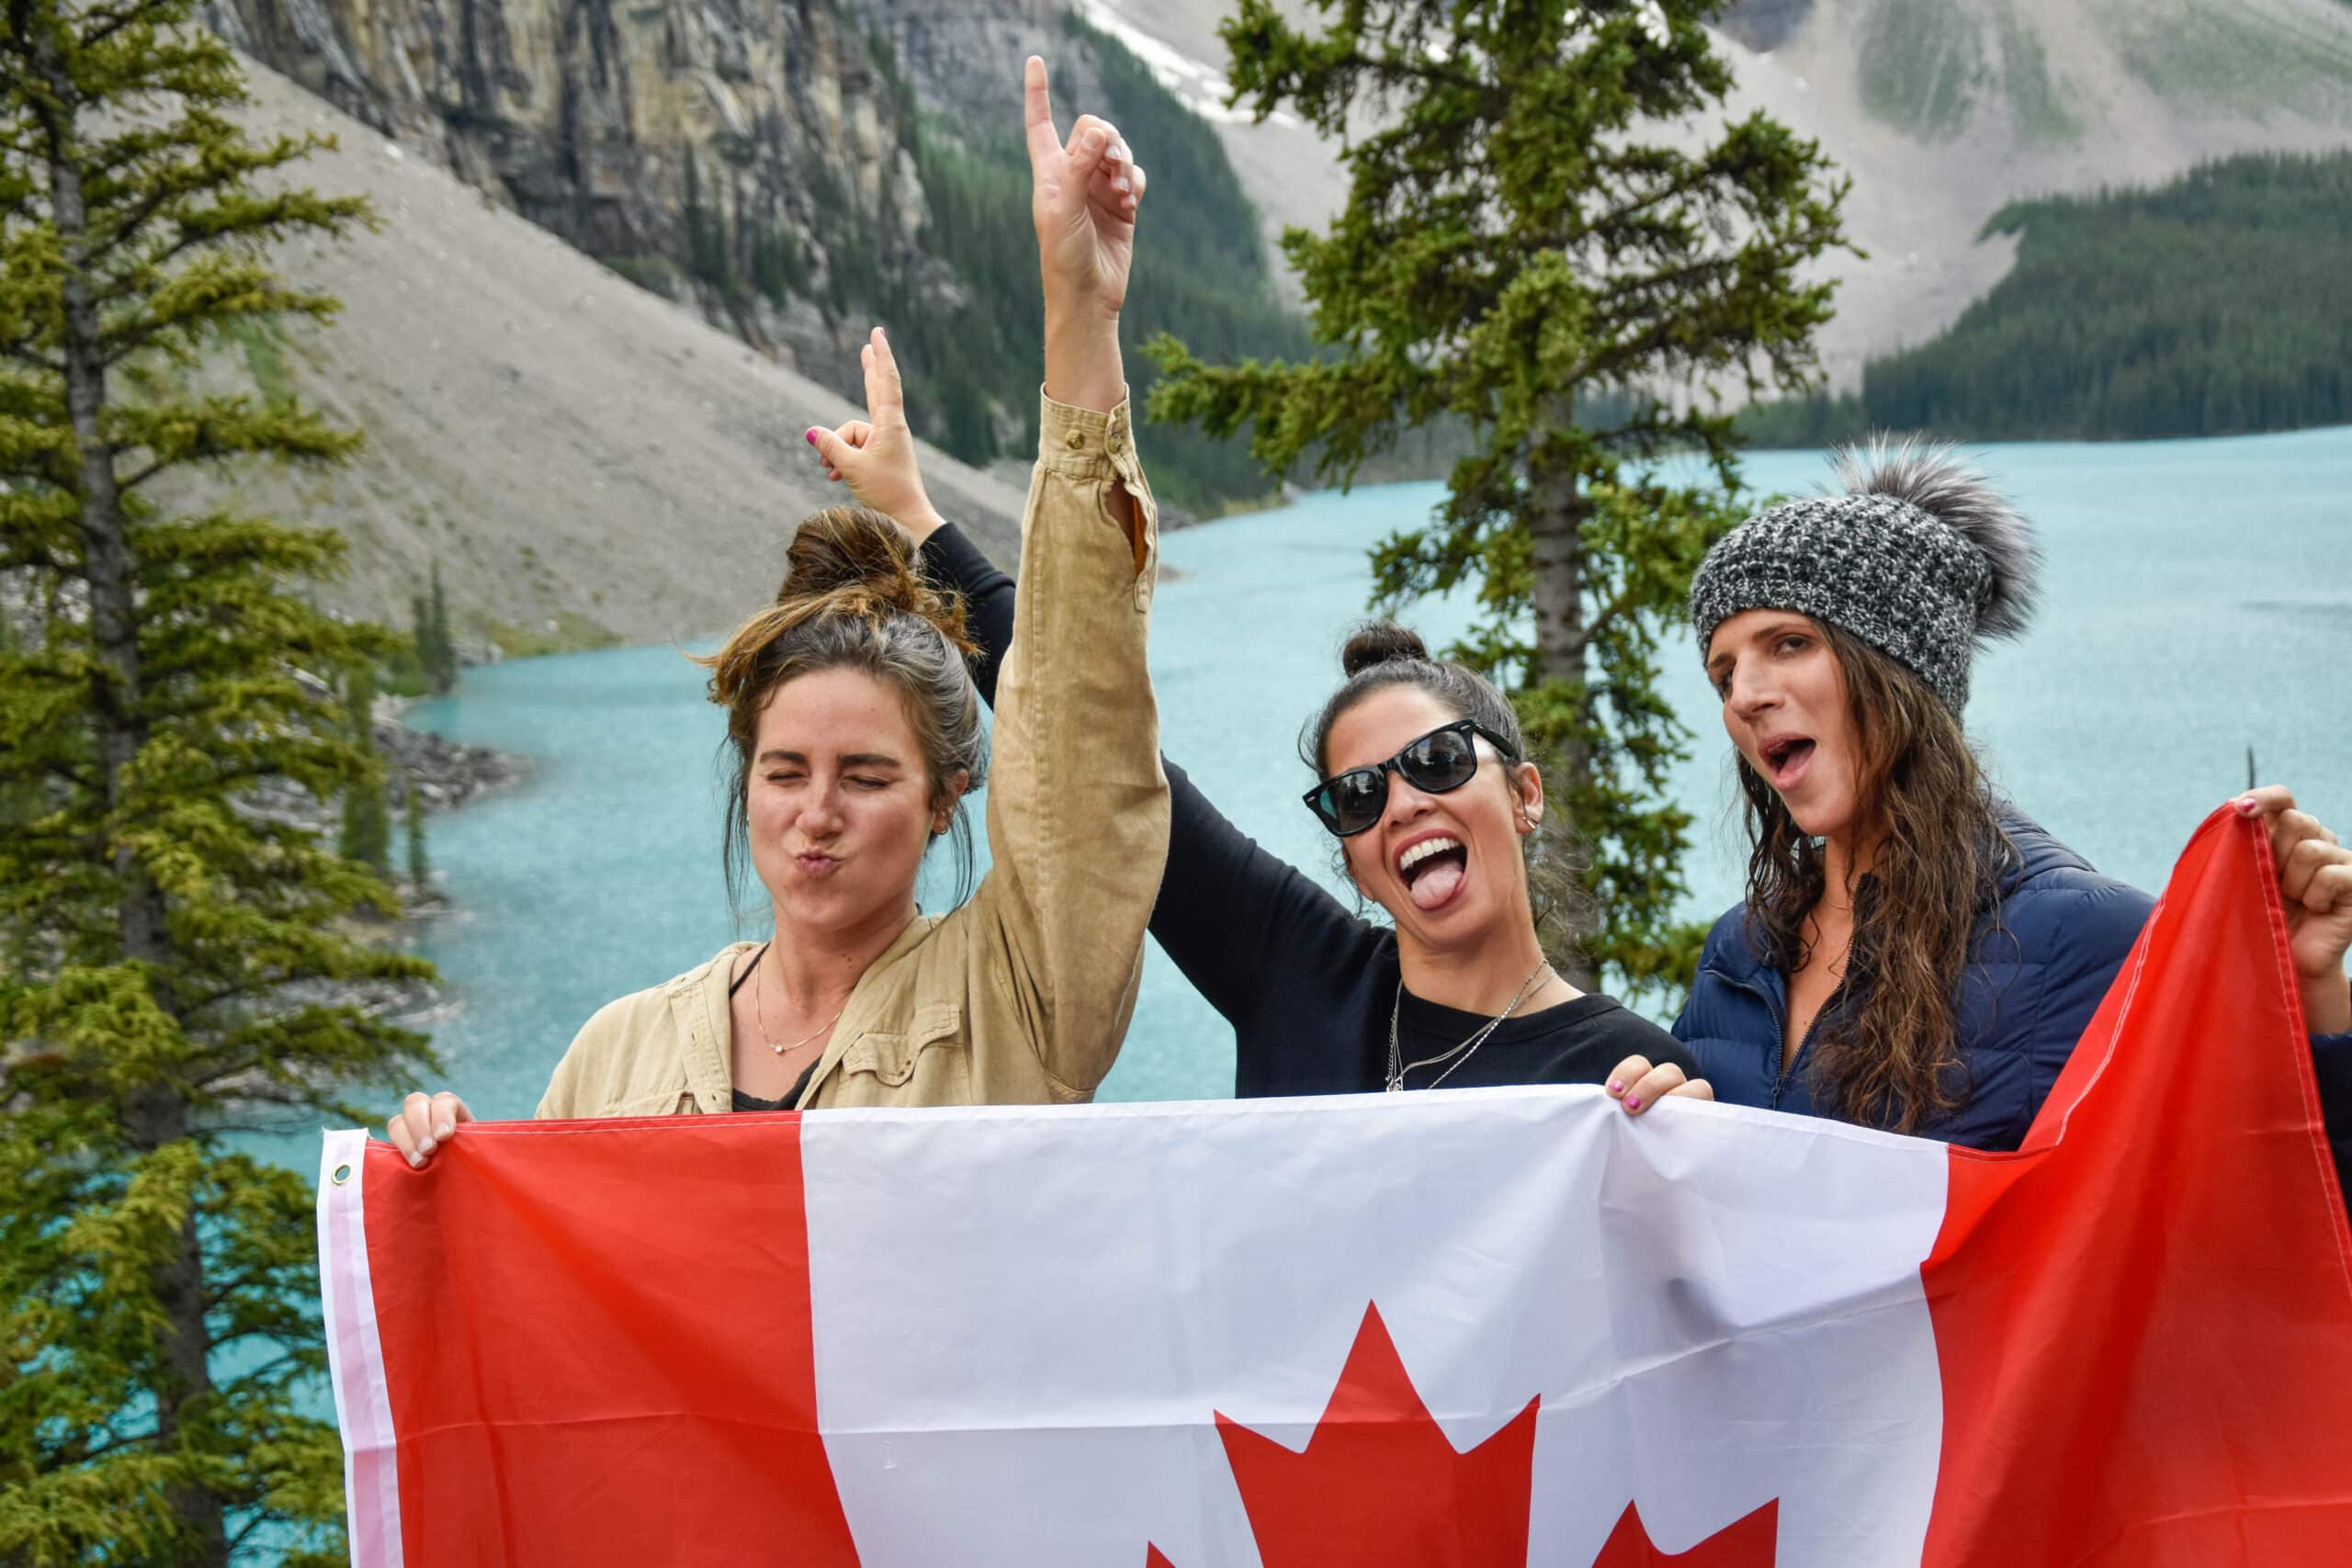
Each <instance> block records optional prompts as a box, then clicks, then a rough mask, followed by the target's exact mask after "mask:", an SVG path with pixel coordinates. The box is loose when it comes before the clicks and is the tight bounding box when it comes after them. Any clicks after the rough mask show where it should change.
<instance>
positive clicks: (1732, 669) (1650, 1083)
mask: <svg viewBox="0 0 2352 1568" xmlns="http://www.w3.org/2000/svg"><path fill="white" fill-rule="evenodd" d="M1838 475H1839V478H1840V479H1842V480H1843V481H1844V484H1845V492H1844V493H1842V494H1837V495H1830V496H1825V497H1815V498H1809V499H1805V500H1801V501H1793V502H1787V503H1786V504H1783V505H1780V506H1775V507H1772V508H1770V510H1768V511H1765V512H1762V513H1758V514H1757V515H1756V516H1754V517H1751V518H1749V519H1748V520H1747V522H1745V523H1743V524H1741V525H1739V526H1738V527H1736V528H1735V529H1733V530H1732V531H1731V532H1730V533H1729V534H1727V535H1725V536H1724V537H1723V539H1722V540H1721V541H1719V542H1718V543H1717V544H1716V545H1715V547H1714V548H1713V549H1712V550H1710V551H1709V552H1708V554H1707V558H1706V559H1705V561H1704V562H1703V563H1702V565H1701V566H1700V568H1699V571H1698V575H1697V577H1696V579H1695V580H1694V581H1693V582H1692V585H1691V619H1692V621H1693V622H1694V623H1695V625H1696V627H1697V631H1698V637H1699V647H1700V649H1701V650H1702V656H1703V658H1704V659H1705V660H1706V667H1707V674H1708V678H1709V680H1710V681H1711V682H1713V685H1714V687H1715V690H1716V692H1717V694H1719V695H1720V696H1721V697H1722V699H1723V719H1724V729H1725V731H1726V732H1727V733H1728V734H1729V735H1730V738H1731V741H1732V744H1733V746H1734V747H1735V748H1736V750H1737V753H1738V760H1737V769H1738V774H1739V782H1740V785H1741V788H1742V790H1743V792H1744V793H1745V795H1746V796H1747V819H1748V824H1749V828H1750V832H1751V835H1752V840H1753V849H1752V853H1751V855H1750V857H1749V861H1748V873H1747V898H1746V900H1745V901H1744V902H1742V903H1741V904H1740V905H1738V906H1737V907H1736V908H1733V909H1731V910H1729V911H1728V912H1726V913H1725V914H1724V916H1723V918H1722V919H1719V920H1717V921H1716V922H1715V925H1714V929H1713V931H1711V932H1710V933H1709V935H1708V938H1707V943H1706V947H1705V950H1704V952H1703V953H1702V956H1701V958H1700V962H1699V971H1698V975H1697V977H1696V980H1695V982H1694V985H1693V987H1692V990H1691V999H1690V1002H1689V1003H1688V1004H1687V1005H1686V1006H1685V1007H1684V1009H1683V1011H1682V1016H1681V1017H1680V1018H1679V1020H1678V1021H1676V1024H1675V1028H1674V1033H1675V1036H1676V1038H1678V1039H1679V1040H1680V1041H1681V1042H1682V1043H1684V1045H1685V1046H1686V1047H1687V1048H1688V1049H1689V1050H1690V1052H1691V1055H1694V1056H1696V1057H1697V1058H1698V1061H1699V1064H1700V1066H1701V1068H1702V1071H1703V1072H1704V1073H1705V1075H1706V1079H1707V1082H1706V1083H1705V1084H1690V1085H1684V1084H1682V1083H1681V1082H1680V1077H1681V1075H1680V1074H1679V1071H1677V1070H1676V1069H1675V1068H1673V1067H1671V1066H1666V1067H1657V1068H1653V1067H1652V1066H1651V1064H1650V1063H1649V1062H1648V1061H1646V1060H1645V1059H1644V1058H1642V1057H1633V1058H1630V1059H1628V1060H1627V1061H1626V1062H1625V1063H1623V1064H1622V1065H1621V1066H1620V1068H1619V1070H1618V1071H1617V1072H1616V1073H1614V1074H1612V1075H1611V1082H1610V1086H1609V1092H1610V1093H1611V1094H1612V1095H1615V1096H1616V1097H1617V1098H1619V1099H1620V1100H1623V1101H1624V1103H1625V1107H1626V1109H1627V1110H1628V1111H1639V1110H1640V1109H1641V1108H1642V1106H1644V1105H1646V1104H1649V1103H1651V1102H1654V1101H1655V1100H1657V1098H1658V1097H1659V1096H1660V1095H1662V1094H1665V1093H1668V1092H1682V1093H1696V1094H1701V1095H1703V1094H1706V1093H1708V1092H1709V1089H1710V1088H1712V1091H1713V1095H1714V1096H1715V1097H1717V1098H1719V1099H1722V1100H1729V1101H1732V1102H1734V1103H1737V1104H1742V1105H1756V1106H1764V1107H1770V1108H1773V1109H1777V1110H1781V1111H1798V1112H1803V1113H1807V1114H1814V1115H1826V1116H1835V1117H1838V1118H1840V1119H1841V1120H1845V1121H1849V1122H1863V1123H1866V1124H1869V1125H1871V1126H1878V1127H1884V1128H1888V1129H1891V1130H1893V1131H1896V1132H1902V1133H1912V1134H1920V1135H1922V1136H1927V1137H1932V1138H1939V1139H1942V1140H1945V1141H1947V1142H1951V1143H1958V1144H1965V1145H1970V1146H1972V1147H1975V1148H1985V1149H2011V1148H2015V1147H2017V1146H2018V1142H2019V1141H2020V1140H2021V1139H2022V1138H2023V1137H2024V1135H2025V1133H2026V1130H2027V1128H2028V1127H2029V1126H2030V1124H2031V1122H2032V1121H2033V1117H2034V1114H2035V1112H2036V1111H2039V1110H2040V1109H2041V1102H2042V1100H2044V1099H2045V1098H2046V1097H2047V1096H2048V1094H2049V1092H2050V1090H2051V1088H2052V1084H2053V1083H2054V1082H2055V1080H2056V1078H2057V1077H2058V1073H2059V1070H2060V1069H2061V1068H2062V1067H2064V1066H2065V1063H2066V1057H2067V1055H2068V1054H2069V1053H2070V1052H2071V1051H2072V1050H2073V1048H2074V1044H2075V1040H2076V1039H2077V1038H2079V1037H2080V1036H2081V1034H2082V1032H2083V1030H2084V1029H2085V1028H2086V1026H2087V1025H2088V1023H2089V1021H2090V1019H2091V1015H2092V1013H2093V1012H2094V1011H2096V1010H2097V1009H2098V1004H2099V1002H2100V1000H2101V998H2104V997H2105V995H2106V994H2107V989H2108V987H2109V983H2110V982H2111V981H2112V980H2113V979H2114V977H2115V975H2116V972H2117V970H2118V969H2120V967H2121V965H2122V963H2123V960H2124V958H2125V957H2126V956H2127V955H2128V954H2129V953H2130V952H2131V945H2132V943H2133V942H2134V941H2135V940H2136V938H2137V937H2138V935H2139V931H2140V927H2141V924H2142V922H2143V920H2144V919H2146V917H2147V914H2148V911H2149V909H2150V908H2152V907H2153V902H2154V901H2153V900H2152V899H2151V898H2150V897H2148V896H2147V895H2146V894H2144V893H2142V892H2140V891H2139V890H2137V889H2135V888H2132V887H2129V886H2125V885H2124V884H2122V883H2120V882H2117V881H2115V880H2113V879H2112V878H2109V877H2106V876H2102V875H2100V874H2098V872H2096V871H2094V870H2093V869H2092V868H2091V866H2090V864H2089V863H2087V862H2086V861H2085V860H2084V859H2083V858H2082V857H2081V856H2080V855H2078V854H2076V853H2075V852H2073V851H2072V850H2069V849H2067V848H2066V847H2065V846H2064V844H2061V843H2059V842H2058V841H2057V840H2055V839H2053V838H2052V837H2051V836H2050V834H2049V833H2048V832H2046V831H2045V830H2043V829H2041V827H2039V826H2037V825H2036V824H2035V823H2034V822H2033V821H2032V820H2031V819H2030V818H2027V817H2026V816H2024V815H2023V814H2022V813H2020V812H2019V811H2018V809H2017V808H2016V807H2013V806H2011V805H2010V804H2008V803H2007V802H2006V801H2004V800H2002V799H2001V798H1999V797H1998V796H1997V795H1995V794H1994V793H1993V791H1992V789H1991V787H1990V785H1989V784H1987V783H1986V781H1985V777H1984V775H1983V773H1982V771H1981V769H1980V767H1979V765H1978V762H1977V759H1976V755H1975V752H1974V750H1973V749H1972V747H1971V746H1970V744H1969V741H1968V739H1967V736H1966V734H1965V732H1964V731H1963V729H1962V723H1961V713H1962V708H1963V707H1964V706H1965V705H1966V704H1967V701H1968V672H1969V661H1970V659H1971V657H1972V655H1973V652H1974V650H1975V649H1976V647H1977V645H1978V644H1980V643H1982V642H1985V641H1986V640H1988V639H1990V638H1993V637H2016V636H2018V634H2019V633H2021V632H2023V631H2024V629H2025V627H2026V626H2027V624H2028V623H2029V621H2030V618H2031V615H2032V611H2033V607H2034V600H2035V581H2034V577H2035V571H2036V569H2037V567H2038V565H2039V552H2038V550H2037V549H2036V547H2035V545H2034V542H2033V537H2032V533H2031V530H2030V528H2029V526H2028V525H2027V524H2026V522H2025V520H2024V519H2023V518H2021V517H2019V516H2018V514H2017V513H2015V512H2014V511H2013V510H2011V508H2010V507H2009V505H2008V503H2007V502H2006V501H2005V500H2003V499H2002V498H2001V497H2000V496H1999V495H1998V494H1996V492H1995V491H1993V490H1992V488H1991V487H1990V486H1989V485H1988V484H1987V483H1986V482H1985V479H1983V478H1982V477H1981V476H1980V475H1977V474H1975V473H1973V472H1971V471H1969V470H1968V469H1966V468H1962V466H1961V465H1960V464H1959V463H1957V462H1956V461H1955V460H1954V458H1953V456H1952V453H1951V449H1950V448H1948V447H1939V446H1923V445H1920V444H1918V443H1916V442H1903V443H1899V444H1894V445H1888V444H1884V443H1879V444H1874V445H1872V446H1870V447H1868V448H1866V449H1864V450H1860V451H1848V452H1845V453H1842V454H1840V456H1839V459H1838ZM2239 808H2240V809H2241V810H2243V811H2245V812H2246V813H2247V814H2248V815H2256V814H2259V815H2262V816H2264V817H2266V818H2267V819H2268V824H2269V829H2270V835H2271V842H2272V846H2273V848H2274V850H2275V851H2276V852H2277V855H2278V864H2279V866H2280V867H2281V874H2280V882H2281V892H2282V893H2283V895H2284V898H2285V904H2286V908H2287V910H2288V918H2289V923H2290V934H2291V941H2292V947H2293V951H2294V956H2295V963H2296V968H2297V972H2298V975H2299V976H2300V977H2301V987H2302V1001H2303V1010H2304V1014H2305V1016H2306V1018H2307V1019H2308V1021H2309V1022H2310V1024H2311V1026H2312V1028H2313V1029H2315V1030H2317V1031H2320V1032H2319V1033H2315V1034H2314V1035H2313V1037H2312V1051H2313V1058H2314V1061H2315V1063H2316V1064H2317V1066H2318V1068H2319V1076H2320V1079H2321V1089H2322V1100H2323V1104H2324V1106H2325V1107H2326V1108H2327V1110H2328V1113H2329V1115H2328V1121H2329V1132H2330V1136H2331V1138H2332V1139H2333V1140H2334V1141H2335V1149H2336V1158H2337V1163H2338V1166H2339V1168H2345V1167H2346V1166H2347V1165H2352V985H2347V981H2346V976H2345V969H2344V956H2345V952H2346V947H2347V945H2352V851H2347V850H2345V849H2343V848H2341V847H2339V846H2337V844H2336V843H2335V835H2334V834H2332V833H2330V832H2328V831H2327V829H2324V828H2323V827H2322V826H2321V825H2320V824H2319V823H2318V822H2316V821H2314V820H2312V818H2310V817H2309V816H2308V815H2306V814H2304V813H2303V812H2301V811H2298V810H2296V809H2295V807H2294V800H2293V797H2292V796H2291V795H2289V794H2288V792H2287V791H2285V790H2283V789H2276V788H2273V789H2264V790H2256V791H2255V792H2253V793H2252V794H2251V795H2248V796H2246V797H2245V799H2244V800H2242V801H2240V803H2239ZM2346 1174H2347V1176H2352V1170H2347V1172H2346Z"/></svg>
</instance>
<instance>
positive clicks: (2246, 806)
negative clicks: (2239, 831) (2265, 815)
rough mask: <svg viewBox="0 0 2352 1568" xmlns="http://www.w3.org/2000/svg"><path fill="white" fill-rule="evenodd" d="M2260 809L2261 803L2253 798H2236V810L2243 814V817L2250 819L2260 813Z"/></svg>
mask: <svg viewBox="0 0 2352 1568" xmlns="http://www.w3.org/2000/svg"><path fill="white" fill-rule="evenodd" d="M2261 809H2262V805H2261V803H2260V802H2259V801H2257V800H2256V799H2255V798H2254V796H2252V795H2240V796H2238V810H2239V811H2241V812H2243V813H2244V814H2245V815H2246V816H2248V817H2252V816H2254V815H2256V813H2258V812H2260V811H2261Z"/></svg>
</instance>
